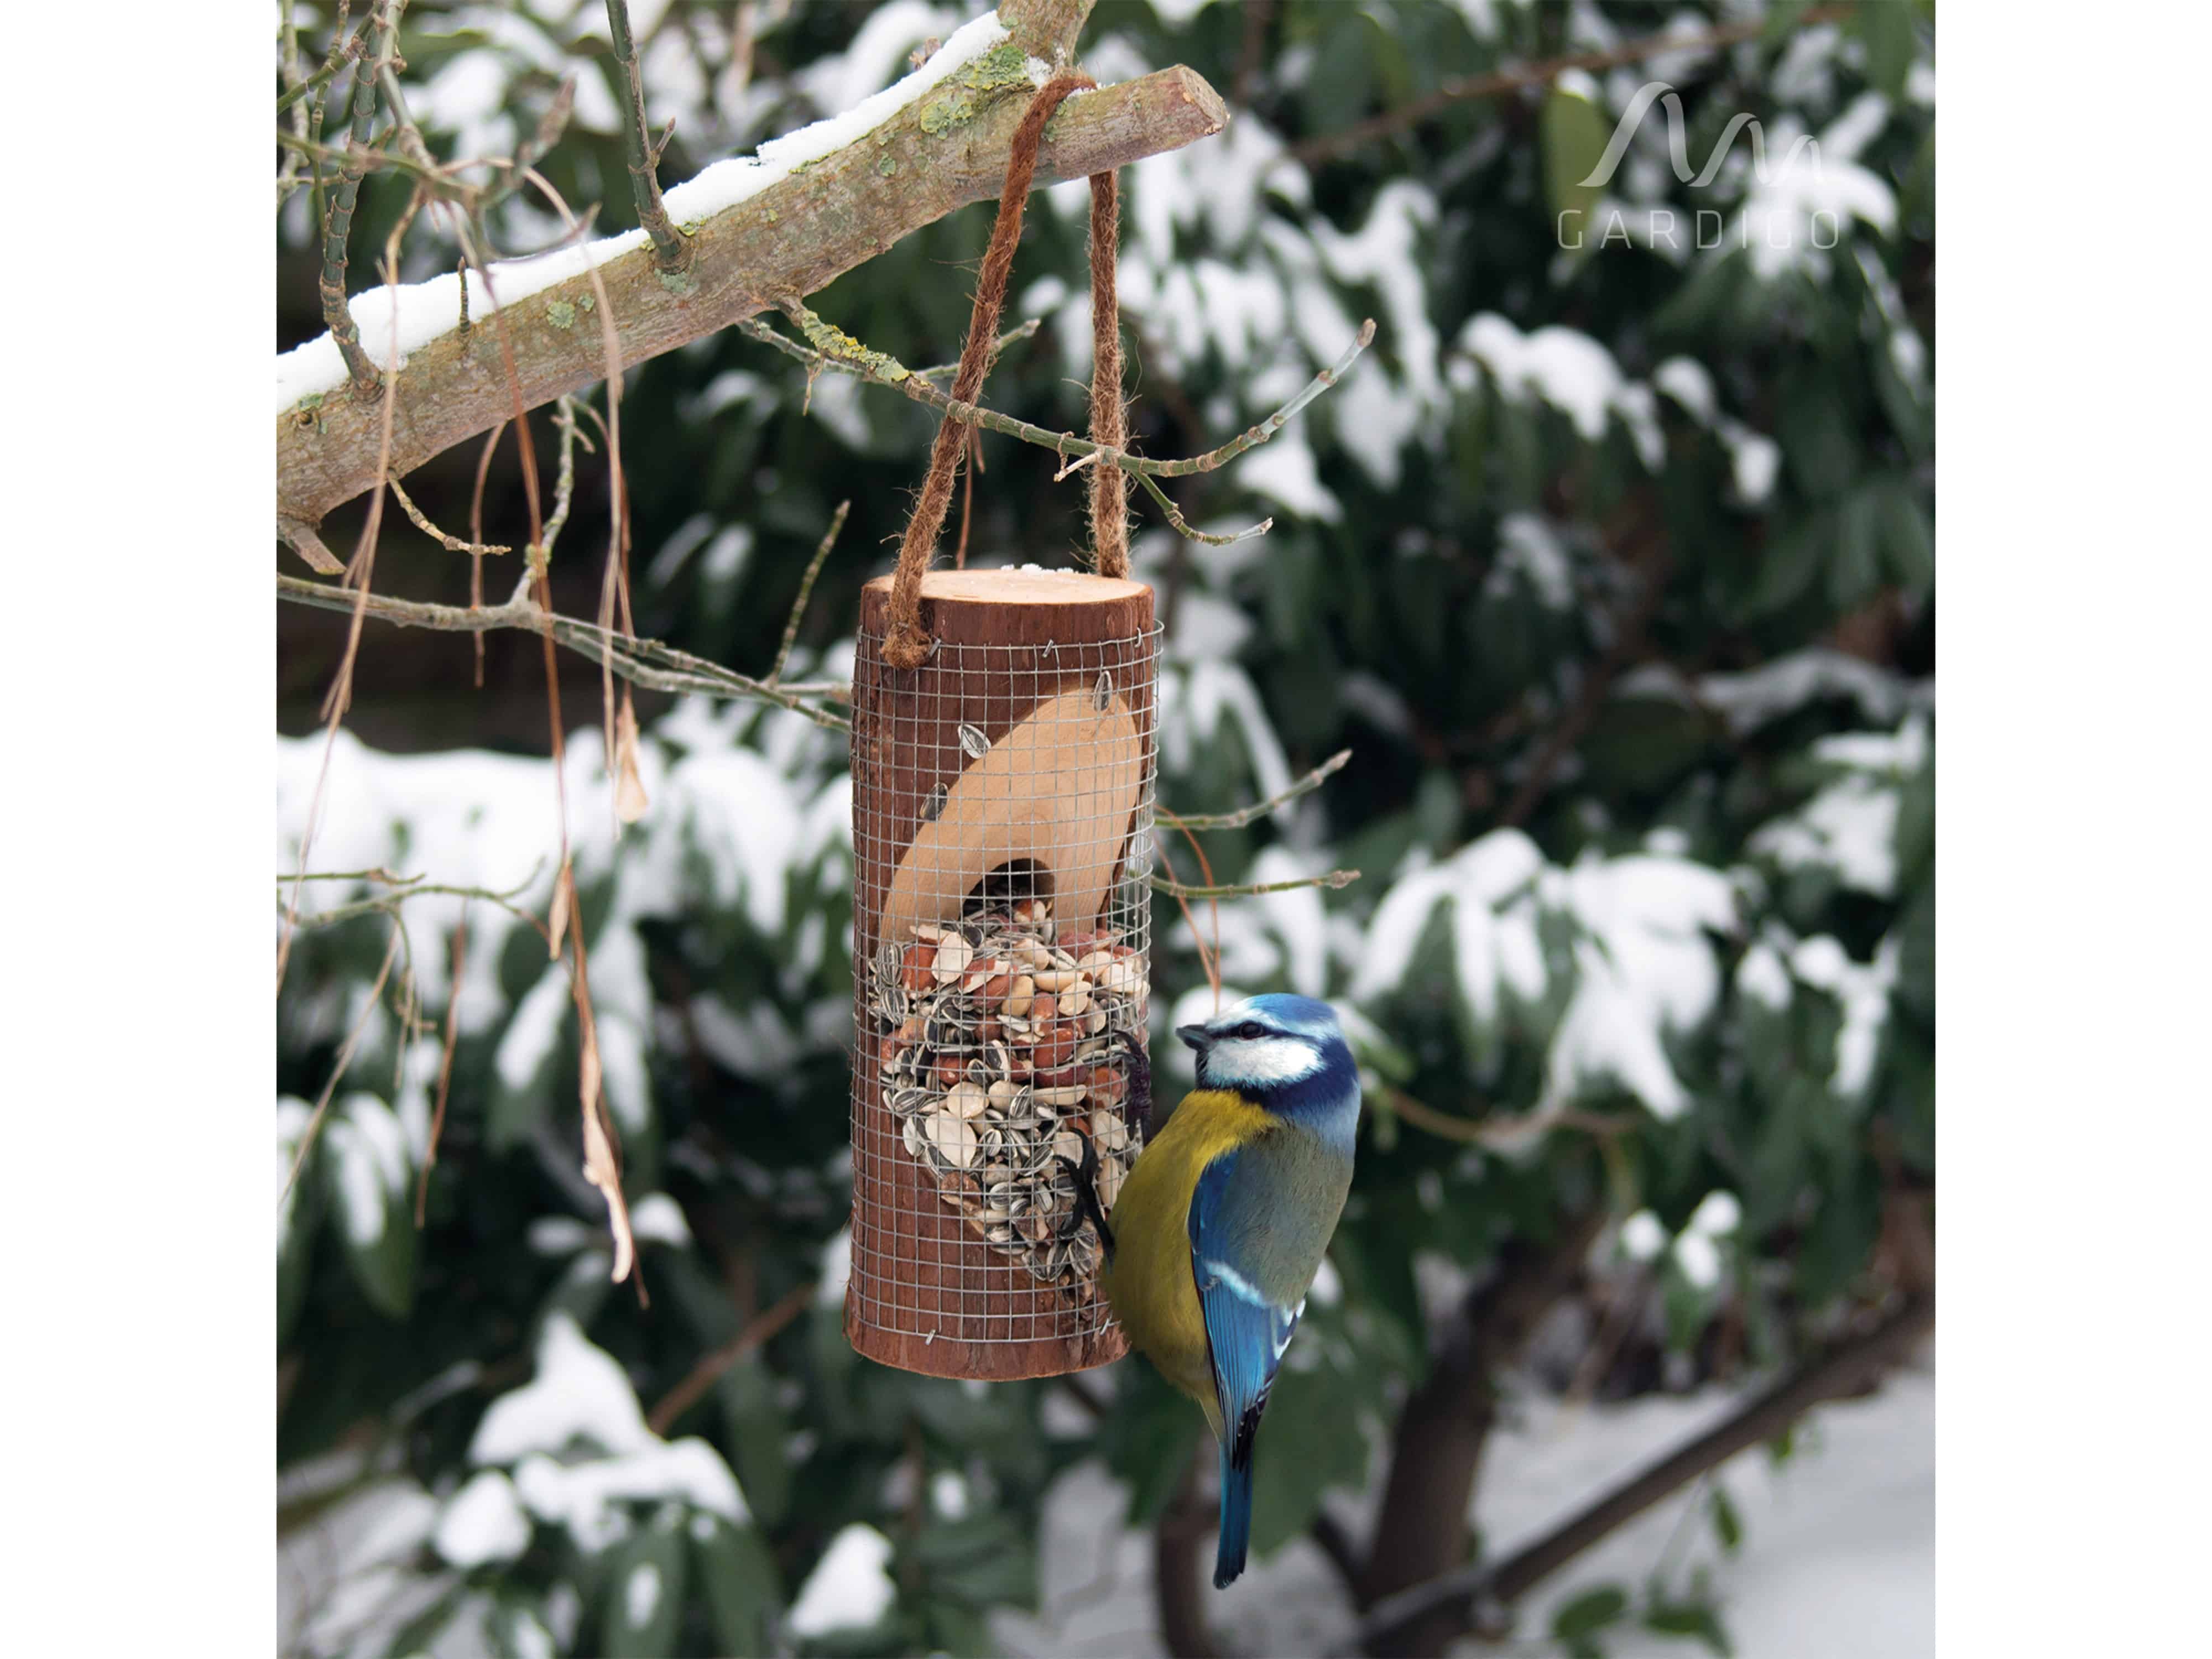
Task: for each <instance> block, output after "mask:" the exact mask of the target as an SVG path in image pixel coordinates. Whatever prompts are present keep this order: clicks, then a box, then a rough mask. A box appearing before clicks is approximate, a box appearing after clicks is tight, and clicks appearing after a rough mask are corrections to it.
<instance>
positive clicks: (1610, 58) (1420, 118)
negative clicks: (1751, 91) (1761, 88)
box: [1283, 5, 1855, 167]
mask: <svg viewBox="0 0 2212 1659" xmlns="http://www.w3.org/2000/svg"><path fill="white" fill-rule="evenodd" d="M1853 9H1855V8H1853V7H1851V6H1847V5H1828V6H1814V7H1812V8H1811V9H1808V10H1807V11H1804V12H1802V13H1801V14H1800V15H1798V16H1797V18H1796V21H1795V22H1794V23H1793V24H1792V25H1791V27H1795V28H1805V27H1809V26H1811V25H1812V24H1814V23H1830V22H1833V21H1836V20H1837V19H1838V18H1840V17H1844V16H1848V15H1850V13H1851V11H1852V10H1853ZM1766 27H1767V20H1766V19H1765V17H1764V16H1759V17H1753V18H1750V19H1747V20H1746V21H1743V22H1741V23H1729V24H1726V25H1723V27H1719V28H1717V29H1712V30H1711V31H1709V32H1707V33H1704V34H1692V35H1660V34H1655V35H1646V36H1644V38H1643V39H1641V40H1631V41H1630V42H1628V44H1627V45H1626V46H1613V47H1609V48H1607V50H1606V51H1603V52H1575V53H1572V54H1571V55H1569V56H1567V57H1565V58H1547V59H1545V60H1544V61H1543V62H1541V63H1537V64H1522V65H1521V66H1520V67H1519V68H1517V69H1509V70H1493V71H1492V73H1490V74H1488V75H1463V76H1455V77H1454V78H1452V79H1451V80H1449V81H1447V82H1444V83H1443V85H1442V86H1441V87H1439V88H1437V90H1436V91H1434V92H1432V93H1431V94H1428V95H1427V96H1426V97H1424V98H1416V99H1415V100H1413V102H1412V103H1410V104H1403V105H1401V106H1399V107H1398V108H1396V109H1394V110H1386V111H1384V112H1383V113H1382V114H1380V115H1376V116H1370V118H1368V119H1366V120H1364V121H1358V122H1354V123H1353V124H1352V125H1350V126H1348V127H1345V128H1342V129H1340V130H1339V131H1335V132H1326V133H1322V135H1321V136H1320V137H1315V138H1309V139H1307V140H1306V141H1305V142H1304V143H1302V144H1296V145H1293V146H1292V147H1291V149H1288V150H1286V151H1285V152H1284V155H1283V160H1285V161H1297V162H1300V163H1302V164H1304V165H1305V166H1309V167H1310V166H1311V165H1312V164H1313V163H1314V162H1316V161H1331V160H1333V159H1334V158H1335V157H1337V156H1340V155H1346V154H1347V153H1349V152H1350V151H1352V150H1355V149H1358V148H1359V147H1360V146H1361V145H1363V144H1365V143H1370V142H1371V141H1373V140H1375V139H1376V138H1382V137H1388V136H1389V134H1391V133H1394V132H1398V131H1403V130H1404V129H1405V128H1407V127H1413V126H1419V125H1421V123H1423V122H1424V121H1427V120H1430V119H1431V118H1434V117H1435V116H1437V115H1440V114H1442V113H1443V112H1444V111H1445V110H1447V109H1449V108H1450V107H1451V106H1453V105H1454V104H1461V103H1465V102H1467V101H1468V100H1470V99H1476V98H1495V97H1497V96H1498V95H1499V94H1502V93H1508V92H1517V91H1519V90H1520V89H1521V88H1523V87H1539V86H1545V85H1547V84H1549V83H1550V82H1553V81H1556V80H1558V79H1559V76H1562V75H1565V73H1566V72H1567V71H1568V70H1593V71H1594V70H1609V69H1617V68H1619V67H1620V65H1621V64H1639V63H1642V62H1643V61H1644V59H1645V58H1657V57H1660V56H1662V54H1663V55H1671V54H1673V53H1674V52H1711V51H1716V50H1717V49H1719V48H1720V47H1723V46H1736V45H1739V44H1741V42H1743V41H1746V40H1757V39H1759V36H1760V35H1761V34H1763V33H1765V31H1766Z"/></svg>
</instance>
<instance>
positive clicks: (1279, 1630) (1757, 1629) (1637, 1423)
mask: <svg viewBox="0 0 2212 1659" xmlns="http://www.w3.org/2000/svg"><path fill="white" fill-rule="evenodd" d="M1655 1225H1656V1224H1655ZM1757 1386H1758V1384H1757V1383H1750V1384H1747V1389H1754V1388H1756V1387H1757ZM1743 1397H1744V1396H1743V1395H1741V1394H1739V1393H1736V1392H1731V1391H1723V1390H1719V1389H1709V1390H1705V1391H1704V1392H1701V1393H1699V1394H1695V1395H1646V1396H1644V1397H1642V1398H1639V1399H1637V1400H1634V1401H1627V1402H1625V1403H1622V1404H1619V1405H1605V1406H1592V1407H1579V1408H1577V1407H1566V1406H1563V1405H1559V1404H1555V1403H1553V1402H1551V1401H1544V1400H1534V1401H1525V1402H1520V1403H1517V1404H1516V1409H1514V1410H1512V1411H1510V1412H1509V1413H1507V1415H1506V1416H1505V1418H1504V1420H1503V1422H1502V1423H1501V1425H1500V1427H1499V1430H1498V1432H1497V1433H1495V1434H1494V1435H1492V1437H1491V1439H1490V1440H1489V1441H1488V1442H1487V1443H1486V1448H1485V1451H1484V1455H1483V1471H1482V1480H1481V1483H1480V1487H1479V1489H1478V1492H1477V1497H1476V1509H1475V1514H1474V1519H1475V1521H1476V1522H1477V1524H1478V1525H1479V1526H1480V1528H1481V1531H1482V1535H1483V1537H1484V1538H1485V1539H1486V1541H1491V1543H1492V1548H1493V1549H1494V1551H1495V1552H1496V1553H1498V1554H1499V1555H1501V1556H1502V1555H1504V1554H1507V1553H1511V1552H1512V1551H1513V1550H1515V1549H1517V1548H1519V1547H1521V1546H1522V1544H1524V1543H1525V1542H1527V1541H1530V1540H1532V1539H1534V1537H1536V1536H1537V1535H1539V1534H1541V1533H1543V1532H1545V1531H1547V1530H1548V1529H1549V1528H1552V1527H1553V1526H1554V1525H1556V1524H1557V1523H1558V1522H1559V1520H1560V1519H1561V1518H1562V1517H1563V1516H1565V1515H1566V1514H1568V1513H1570V1512H1571V1511H1573V1510H1577V1509H1579V1508H1580V1507H1582V1506H1583V1504H1587V1503H1588V1502H1589V1501H1590V1500H1591V1499H1592V1498H1595V1496H1596V1495H1597V1494H1598V1493H1600V1492H1603V1491H1605V1490H1607V1488H1609V1487H1611V1486H1613V1485H1615V1484H1616V1483H1618V1482H1619V1481H1620V1480H1622V1479H1623V1478H1624V1477H1625V1476H1626V1474H1628V1473H1630V1472H1631V1471H1632V1470H1634V1469H1637V1468H1643V1467H1644V1466H1646V1465H1648V1464H1650V1463H1652V1462H1656V1461H1657V1460H1658V1459H1659V1458H1661V1457H1662V1456H1664V1455H1667V1454H1668V1452H1670V1451H1672V1450H1673V1449H1674V1448H1675V1447H1676V1446H1678V1445H1680V1444H1681V1443H1683V1442H1685V1441H1686V1440H1687V1439H1689V1438H1691V1437H1693V1436H1695V1435H1697V1434H1699V1433H1700V1432H1702V1431H1705V1429H1707V1428H1709V1427H1710V1426H1711V1425H1713V1424H1714V1423H1715V1422H1717V1420H1719V1419H1721V1418H1723V1417H1725V1416H1727V1415H1728V1414H1729V1413H1731V1412H1733V1411H1734V1410H1735V1409H1736V1408H1737V1407H1738V1406H1739V1405H1740V1404H1741V1400H1742V1398H1743ZM1263 1432H1264V1431H1263ZM1797 1443H1798V1447H1799V1449H1798V1450H1797V1452H1796V1455H1794V1456H1793V1457H1792V1458H1791V1459H1790V1462H1788V1463H1787V1464H1785V1465H1783V1466H1781V1467H1779V1468H1777V1467H1775V1466H1773V1465H1772V1463H1771V1461H1770V1459H1769V1458H1768V1456H1767V1454H1766V1452H1765V1449H1764V1448H1754V1449H1752V1450H1749V1451H1747V1452H1744V1453H1742V1454H1741V1455H1738V1456H1737V1457H1735V1458H1734V1459H1732V1460H1731V1461H1730V1462H1728V1463H1726V1464H1724V1465H1723V1466H1722V1468H1721V1469H1720V1471H1719V1473H1718V1476H1717V1479H1719V1480H1721V1481H1722V1482H1723V1484H1724V1485H1725V1486H1727V1488H1728V1492H1729V1498H1730V1499H1731V1501H1732V1502H1733V1503H1734V1504H1735V1509H1736V1511H1737V1513H1738V1515H1739V1516H1741V1520H1742V1522H1743V1528H1744V1536H1743V1544H1742V1548H1741V1551H1740V1552H1739V1553H1736V1554H1735V1555H1733V1556H1723V1555H1722V1553H1721V1552H1720V1550H1719V1547H1718V1545H1717V1541H1716V1540H1715V1539H1714V1537H1713V1534H1712V1528H1711V1524H1710V1522H1707V1521H1706V1520H1705V1519H1704V1517H1703V1515H1702V1512H1701V1511H1702V1508H1703V1506H1704V1505H1705V1503H1706V1502H1707V1498H1706V1493H1705V1489H1704V1488H1703V1487H1701V1486H1691V1487H1688V1488H1686V1489H1684V1490H1683V1491H1682V1492H1679V1493H1677V1494H1675V1495H1674V1497H1672V1498H1668V1500H1667V1501H1666V1502H1664V1503H1662V1504H1658V1505H1656V1507H1655V1508H1653V1509H1652V1510H1650V1511H1648V1512H1646V1513H1645V1514H1644V1516H1640V1517H1639V1518H1638V1519H1637V1520H1635V1521H1633V1522H1630V1523H1628V1524H1627V1525H1626V1526H1625V1527H1623V1528H1620V1530H1618V1531H1616V1532H1614V1533H1613V1534H1611V1535H1610V1536H1608V1537H1607V1538H1606V1539H1605V1540H1603V1541H1601V1542H1600V1543H1599V1544H1598V1545H1596V1546H1595V1547H1594V1548H1592V1549H1591V1550H1590V1551H1589V1553H1587V1554H1585V1555H1583V1556H1581V1557H1579V1558H1577V1560H1576V1561H1575V1562H1574V1563H1573V1564H1572V1565H1570V1566H1569V1567H1567V1568H1566V1569H1565V1570H1563V1571H1561V1572H1560V1573H1559V1575H1558V1576H1557V1577H1554V1578H1553V1579H1550V1580H1547V1581H1546V1583H1544V1584H1542V1585H1541V1586H1540V1587H1539V1588H1538V1589H1537V1590H1536V1591H1535V1592H1534V1594H1533V1595H1531V1597H1530V1598H1529V1600H1528V1602H1527V1604H1526V1605H1525V1606H1524V1607H1523V1609H1522V1615H1521V1619H1520V1622H1519V1632H1520V1634H1521V1635H1522V1637H1523V1638H1528V1640H1526V1641H1525V1642H1522V1643H1516V1644H1514V1646H1513V1649H1512V1650H1513V1651H1516V1652H1519V1651H1522V1650H1523V1649H1525V1650H1527V1651H1528V1652H1529V1653H1531V1654H1534V1653H1539V1652H1542V1653H1550V1652H1553V1651H1554V1650H1555V1646H1556V1644H1550V1643H1547V1642H1542V1641H1541V1640H1539V1639H1537V1638H1541V1635H1542V1633H1543V1632H1545V1631H1547V1630H1548V1629H1549V1628H1550V1625H1551V1619H1552V1615H1553V1612H1554V1611H1555V1610H1556V1609H1557V1608H1558V1607H1561V1606H1563V1605H1564V1604H1565V1603H1566V1602H1567V1601H1571V1600H1572V1599H1573V1598H1574V1597H1575V1596H1577V1595H1581V1594H1583V1592H1585V1591H1588V1590H1589V1589H1593V1588H1595V1587H1596V1586H1597V1585H1599V1584H1601V1583H1617V1584H1621V1585H1624V1586H1625V1587H1626V1588H1627V1589H1629V1591H1630V1593H1631V1595H1632V1596H1633V1595H1637V1594H1638V1593H1639V1592H1640V1591H1641V1589H1642V1588H1643V1586H1644V1582H1645V1581H1646V1579H1647V1578H1649V1577H1650V1575H1651V1574H1652V1572H1653V1571H1655V1569H1656V1568H1658V1567H1660V1566H1661V1565H1662V1563H1664V1562H1666V1561H1668V1560H1672V1561H1673V1562H1674V1571H1673V1574H1672V1576H1671V1577H1669V1580H1668V1586H1669V1588H1670V1589H1674V1590H1675V1591H1677V1592H1678V1593H1679V1592H1680V1590H1682V1589H1684V1588H1685V1586H1686V1582H1687V1577H1688V1573H1689V1571H1690V1570H1691V1569H1692V1567H1693V1566H1694V1567H1705V1568H1707V1569H1708V1570H1709V1571H1711V1574H1712V1580H1713V1583H1714V1587H1715V1589H1716V1590H1717V1594H1718V1595H1719V1598H1720V1601H1721V1604H1722V1605H1721V1616H1722V1618H1723V1622H1724V1623H1725V1624H1726V1626H1727V1627H1728V1631H1729V1635H1730V1637H1731V1638H1733V1639H1734V1643H1735V1651H1736V1652H1737V1653H1739V1654H1741V1655H1744V1656H1746V1659H1866V1656H1868V1655H1872V1654H1879V1655H1881V1659H1930V1656H1932V1655H1933V1654H1934V1652H1935V1650H1936V1649H1935V1617H1934V1602H1935V1572H1934V1560H1935V1490H1936V1473H1935V1379H1934V1376H1933V1375H1932V1374H1931V1373H1930V1372H1929V1370H1925V1369H1920V1368H1911V1369H1907V1370H1905V1371H1903V1372H1900V1373H1899V1374H1897V1375H1895V1376H1892V1377H1890V1378H1889V1379H1888V1380H1887V1381H1886V1382H1885V1383H1883V1384H1882V1386H1881V1389H1879V1390H1878V1391H1877V1392H1875V1394H1873V1395H1869V1396H1868V1397H1866V1398H1864V1399H1862V1400H1855V1401H1842V1402H1837V1403H1834V1404H1830V1405H1826V1406H1823V1407H1820V1408H1819V1410H1818V1411H1816V1412H1815V1413H1814V1415H1813V1416H1812V1417H1811V1419H1808V1424H1807V1426H1806V1427H1805V1428H1804V1429H1803V1430H1802V1431H1801V1432H1800V1434H1799V1435H1798V1437H1797ZM1261 1501H1262V1502H1264V1501H1265V1497H1264V1493H1263V1495H1262V1498H1261ZM1371 1502H1372V1498H1371V1497H1370V1498H1364V1499H1362V1500H1359V1503H1358V1505H1357V1508H1358V1510H1362V1511H1364V1509H1365V1507H1366V1505H1367V1504H1370V1503H1371ZM1331 1507H1332V1509H1333V1510H1339V1511H1340V1514H1341V1515H1342V1516H1344V1518H1346V1520H1347V1522H1348V1524H1349V1526H1350V1529H1351V1531H1352V1534H1353V1535H1354V1536H1355V1537H1358V1536H1364V1535H1365V1534H1366V1533H1367V1531H1368V1529H1369V1527H1370V1525H1371V1520H1370V1516H1367V1515H1366V1514H1365V1513H1364V1512H1359V1513H1355V1512H1354V1510H1355V1505H1354V1504H1352V1503H1351V1502H1349V1501H1347V1500H1346V1498H1344V1497H1343V1496H1341V1495H1340V1496H1338V1497H1336V1498H1333V1499H1332V1500H1331ZM1126 1509H1127V1487H1126V1486H1122V1485H1121V1483H1119V1482H1117V1481H1115V1480H1113V1479H1111V1478H1110V1477H1109V1475H1108V1474H1106V1472H1105V1470H1104V1468H1103V1466H1102V1465H1101V1464H1100V1463H1099V1462H1097V1461H1096V1460H1090V1461H1086V1462H1082V1463H1079V1464H1078V1465H1076V1466H1075V1467H1074V1468H1072V1469H1070V1470H1069V1471H1068V1472H1067V1473H1066V1474H1063V1475H1061V1476H1060V1477H1059V1478H1058V1479H1057V1480H1055V1481H1054V1483H1053V1485H1052V1486H1051V1487H1050V1488H1049V1489H1048V1492H1047V1496H1046V1500H1045V1510H1044V1516H1043V1520H1042V1525H1041V1526H1040V1527H1039V1528H1038V1537H1037V1565H1038V1577H1039V1589H1040V1592H1041V1595H1040V1601H1039V1610H1038V1612H1037V1613H1036V1614H1034V1615H1032V1614H1030V1613H1018V1612H1014V1611H1011V1610H1004V1609H1002V1610H1000V1611H997V1612H994V1613H993V1614H992V1615H991V1631H992V1634H993V1637H994V1651H997V1652H1000V1653H1004V1654H1006V1655H1009V1656H1012V1659H1026V1656H1043V1655H1056V1654H1067V1653H1113V1654H1117V1655H1122V1656H1127V1659H1160V1656H1163V1655H1164V1652H1165V1650H1164V1648H1163V1646H1162V1645H1161V1643H1160V1638H1159V1634H1158V1623H1157V1617H1156V1614H1155V1612H1154V1608H1153V1601H1152V1540H1151V1535H1150V1534H1149V1533H1142V1532H1136V1531H1131V1530H1128V1529H1127V1528H1125V1527H1124V1526H1123V1525H1122V1521H1123V1518H1124V1516H1125V1512H1126ZM1678 1528H1680V1532H1681V1534H1682V1536H1681V1538H1680V1540H1678V1541H1676V1542H1675V1544H1674V1549H1673V1551H1672V1552H1671V1553H1670V1552H1669V1541H1670V1539H1673V1538H1674V1534H1676V1532H1677V1529H1678ZM1208 1617H1209V1622H1210V1623H1212V1625H1213V1626H1215V1627H1216V1629H1217V1630H1218V1632H1219V1634H1220V1635H1221V1637H1222V1638H1223V1639H1224V1643H1225V1646H1226V1647H1227V1648H1228V1650H1231V1651H1236V1652H1245V1653H1273V1654H1289V1653H1345V1652H1351V1651H1354V1650H1355V1644H1353V1643H1352V1640H1351V1636H1352V1612H1351V1609H1350V1608H1349V1607H1348V1606H1347V1605H1346V1601H1345V1598H1344V1595H1343V1593H1342V1591H1341V1589H1340V1581H1339V1580H1338V1578H1337V1577H1336V1575H1335V1574H1334V1571H1332V1570H1331V1569H1330V1568H1329V1566H1328V1563H1327V1562H1326V1561H1325V1560H1324V1559H1323V1558H1322V1555H1321V1553H1320V1552H1319V1551H1318V1550H1317V1549H1316V1547H1314V1546H1313V1545H1312V1544H1311V1543H1310V1541H1306V1540H1304V1539H1300V1540H1297V1541H1293V1542H1291V1543H1290V1544H1288V1545H1285V1547H1283V1548H1282V1549H1281V1550H1280V1551H1279V1552H1278V1553H1275V1554H1273V1555H1272V1556H1268V1557H1265V1558H1255V1559H1254V1560H1253V1562H1252V1564H1251V1565H1250V1567H1249V1569H1248V1570H1247V1571H1246V1573H1245V1575H1244V1577H1243V1578H1242V1579H1240V1580H1238V1582H1237V1583H1235V1584H1233V1585H1231V1587H1230V1588H1229V1589H1226V1590H1225V1591H1222V1592H1220V1593H1218V1595H1212V1596H1211V1597H1210V1598H1209V1601H1208ZM1604 1640H1605V1650H1606V1652H1607V1656H1608V1659H1684V1656H1685V1655H1686V1654H1688V1653H1690V1652H1692V1651H1702V1650H1700V1649H1694V1648H1693V1647H1692V1646H1691V1645H1690V1644H1685V1643H1683V1642H1682V1641H1680V1639H1679V1638H1674V1639H1669V1638H1663V1637H1659V1636H1656V1635H1652V1634H1649V1633H1646V1632H1642V1631H1640V1630H1638V1629H1637V1628H1636V1627H1635V1626H1634V1622H1633V1620H1630V1621H1628V1622H1626V1623H1624V1624H1623V1625H1622V1626H1620V1627H1618V1628H1617V1629H1615V1630H1608V1631H1607V1632H1606V1633H1605V1638H1604Z"/></svg>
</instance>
